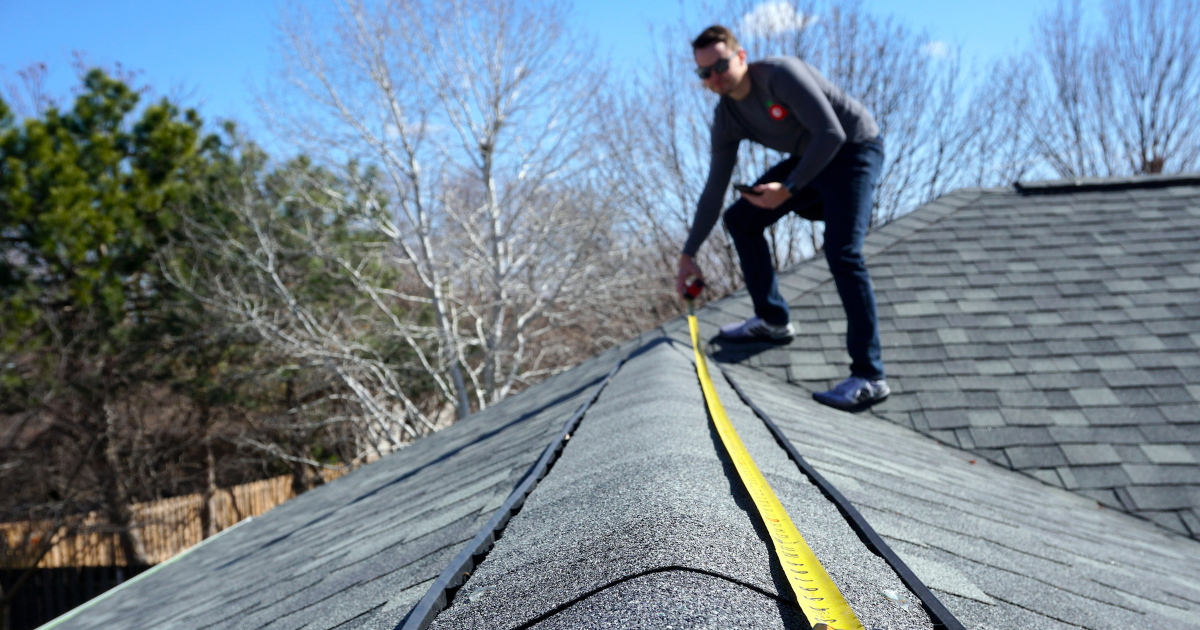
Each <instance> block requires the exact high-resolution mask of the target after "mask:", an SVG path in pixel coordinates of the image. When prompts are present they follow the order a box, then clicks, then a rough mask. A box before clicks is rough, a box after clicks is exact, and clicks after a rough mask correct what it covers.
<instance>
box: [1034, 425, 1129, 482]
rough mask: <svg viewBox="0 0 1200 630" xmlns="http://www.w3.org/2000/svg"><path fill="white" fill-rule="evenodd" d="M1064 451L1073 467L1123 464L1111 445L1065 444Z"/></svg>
mask: <svg viewBox="0 0 1200 630" xmlns="http://www.w3.org/2000/svg"><path fill="white" fill-rule="evenodd" d="M1047 434H1049V432H1048V431H1047ZM1062 450H1063V453H1064V454H1065V455H1066V456H1067V461H1069V462H1070V463H1071V465H1073V466H1089V465H1093V464H1116V463H1120V462H1121V456H1120V455H1117V451H1116V450H1114V449H1113V447H1112V445H1111V444H1063V445H1062ZM1114 485H1115V484H1114Z"/></svg>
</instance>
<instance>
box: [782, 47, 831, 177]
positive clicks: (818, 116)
mask: <svg viewBox="0 0 1200 630" xmlns="http://www.w3.org/2000/svg"><path fill="white" fill-rule="evenodd" d="M778 68H779V69H778V70H776V72H775V75H774V76H773V77H772V80H771V91H772V92H773V93H774V94H775V97H776V98H778V99H779V100H780V101H781V102H783V104H784V105H785V106H787V108H788V109H790V110H791V111H792V114H793V115H794V116H796V118H797V119H799V121H800V123H801V124H803V125H804V126H805V127H807V128H808V130H809V131H810V132H812V141H811V142H809V143H808V148H807V149H805V151H804V155H803V156H802V157H801V158H800V163H799V164H797V165H796V168H795V169H793V170H792V172H791V174H790V175H788V177H787V179H786V180H785V181H784V182H783V183H784V186H785V187H787V188H792V189H799V188H803V187H805V186H807V185H808V183H809V182H811V181H812V179H813V178H814V177H816V176H817V173H820V172H821V169H823V168H825V166H826V165H828V164H829V162H830V161H831V160H833V156H834V155H837V152H838V149H840V148H842V144H844V143H845V142H846V130H845V129H842V123H841V122H840V121H838V117H837V114H835V113H834V111H833V106H832V105H830V103H829V99H828V98H826V96H825V93H824V92H823V91H821V86H820V85H818V84H817V80H816V77H814V76H813V74H812V71H811V70H810V69H809V67H808V66H807V65H805V64H804V62H802V61H800V60H799V59H787V60H786V62H785V63H783V64H782V65H780V66H779V67H778Z"/></svg>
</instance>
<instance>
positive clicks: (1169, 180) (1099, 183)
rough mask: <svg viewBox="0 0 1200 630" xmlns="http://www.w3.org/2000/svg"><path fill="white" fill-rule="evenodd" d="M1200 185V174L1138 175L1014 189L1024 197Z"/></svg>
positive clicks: (1044, 182)
mask: <svg viewBox="0 0 1200 630" xmlns="http://www.w3.org/2000/svg"><path fill="white" fill-rule="evenodd" d="M1195 185H1200V173H1182V174H1178V175H1137V176H1134V177H1080V178H1075V179H1045V180H1037V181H1032V182H1022V181H1016V182H1013V188H1014V189H1016V191H1017V192H1018V193H1021V194H1023V195H1054V194H1062V193H1073V192H1091V191H1097V190H1105V191H1115V190H1129V189H1133V188H1167V187H1170V186H1195Z"/></svg>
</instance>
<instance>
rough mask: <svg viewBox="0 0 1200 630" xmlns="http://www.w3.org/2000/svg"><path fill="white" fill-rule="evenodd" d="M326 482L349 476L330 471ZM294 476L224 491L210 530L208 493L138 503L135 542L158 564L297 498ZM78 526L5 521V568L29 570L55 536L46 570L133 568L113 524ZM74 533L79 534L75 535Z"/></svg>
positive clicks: (213, 502) (97, 520)
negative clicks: (205, 524) (205, 512)
mask: <svg viewBox="0 0 1200 630" xmlns="http://www.w3.org/2000/svg"><path fill="white" fill-rule="evenodd" d="M323 472H324V475H323V476H324V477H325V480H326V481H332V480H333V479H336V478H337V477H339V476H341V475H342V474H345V473H344V471H333V470H326V471H323ZM293 496H295V495H294V493H293V492H292V478H291V477H290V476H282V477H274V478H271V479H264V480H262V481H255V482H251V483H247V484H242V485H240V486H234V487H232V488H223V489H221V490H218V491H217V492H215V493H214V494H213V496H212V497H210V498H209V500H208V511H209V527H208V532H207V533H206V532H205V531H204V528H203V522H202V510H203V507H204V503H205V501H204V495H202V494H188V495H184V496H179V497H172V498H170V499H163V500H161V501H150V502H147V503H134V504H133V505H132V506H130V508H131V512H132V513H133V520H134V526H133V530H132V534H133V540H134V543H135V544H136V545H138V546H139V547H140V550H141V553H142V555H143V556H144V558H145V560H146V561H147V562H148V563H149V564H158V563H160V562H163V561H165V560H167V559H169V558H170V557H171V556H174V555H175V554H177V553H179V552H181V551H183V550H185V549H187V548H188V547H191V546H192V545H195V544H197V543H199V542H200V541H201V540H204V539H205V538H207V537H208V536H211V535H213V534H215V533H217V532H219V531H221V530H223V529H226V528H229V527H231V526H233V525H234V524H236V523H237V522H239V521H241V520H242V519H245V518H247V517H250V516H258V515H260V514H263V513H265V512H266V511H268V510H270V509H271V508H273V507H275V506H276V505H279V504H280V503H283V502H284V501H287V500H288V499H291V498H292V497H293ZM73 525H74V526H73V527H71V526H66V525H63V526H60V527H58V528H55V526H54V523H51V522H37V521H23V522H17V523H0V551H2V552H3V554H2V556H3V557H2V558H0V567H5V568H21V567H28V566H29V565H30V564H31V563H32V562H33V560H34V559H35V558H36V557H37V550H38V549H40V548H41V545H42V544H43V541H45V540H46V537H47V536H49V537H51V538H50V543H51V544H52V545H53V546H52V547H51V548H50V551H49V552H48V553H47V554H46V555H45V556H44V557H43V558H42V559H41V561H40V562H38V563H37V567H38V568H40V569H50V568H62V567H111V566H127V565H128V564H129V562H128V560H127V559H126V558H125V554H124V553H122V551H121V543H120V538H119V536H118V534H117V532H116V531H114V529H115V528H113V527H112V526H111V525H109V524H108V522H107V520H106V519H105V518H104V517H103V516H101V515H99V514H97V513H94V512H93V513H91V514H88V515H87V516H85V517H83V518H81V519H79V520H78V521H77V522H76V523H74V524H73ZM72 529H73V530H74V531H73V532H72Z"/></svg>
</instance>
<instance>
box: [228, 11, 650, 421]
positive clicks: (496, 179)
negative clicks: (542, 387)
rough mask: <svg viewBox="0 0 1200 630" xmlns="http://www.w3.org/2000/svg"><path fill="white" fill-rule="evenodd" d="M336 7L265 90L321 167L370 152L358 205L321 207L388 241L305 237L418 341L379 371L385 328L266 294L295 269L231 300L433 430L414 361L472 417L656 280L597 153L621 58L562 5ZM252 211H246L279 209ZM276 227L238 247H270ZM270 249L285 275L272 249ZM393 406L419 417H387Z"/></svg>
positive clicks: (302, 36)
mask: <svg viewBox="0 0 1200 630" xmlns="http://www.w3.org/2000/svg"><path fill="white" fill-rule="evenodd" d="M334 22H335V26H334V28H333V29H331V30H330V31H321V30H319V29H316V28H314V27H313V24H314V20H313V19H312V18H311V17H310V16H309V14H308V13H307V12H306V11H305V10H304V9H303V8H302V7H300V6H295V7H293V8H292V9H291V10H290V11H289V13H288V14H287V15H286V16H285V20H284V24H283V29H282V35H283V38H282V42H283V46H282V47H281V57H282V60H283V64H284V69H285V79H286V83H285V85H283V86H280V89H278V90H277V91H276V93H275V94H273V95H272V96H271V97H269V98H268V99H264V102H265V103H266V104H267V107H266V111H267V112H268V114H269V115H270V116H272V117H273V120H274V122H275V124H277V126H278V128H279V129H280V130H281V131H282V132H284V133H286V134H288V135H289V137H290V138H292V139H295V140H297V142H298V145H299V146H300V148H301V149H303V150H304V151H305V152H306V153H307V154H309V155H312V156H314V157H315V158H316V159H317V160H318V162H319V163H321V164H325V165H329V166H330V168H333V169H341V168H342V166H337V165H344V164H346V163H347V162H349V163H351V164H361V165H363V166H362V168H361V169H360V170H359V171H357V172H352V170H353V169H351V171H347V174H346V175H345V176H344V179H345V181H346V183H347V185H348V186H349V188H350V189H351V190H354V191H356V192H355V194H356V195H357V202H355V203H343V201H344V200H341V199H338V198H337V197H336V195H333V194H332V193H329V194H323V198H322V199H315V198H313V199H308V200H307V202H309V203H312V204H314V207H320V208H322V209H323V211H324V212H325V213H326V214H327V215H328V216H339V217H343V218H344V220H345V221H346V222H347V224H349V225H352V226H354V228H355V229H357V230H359V231H360V234H362V235H365V234H374V235H376V236H377V238H368V237H366V236H363V238H364V239H365V240H367V241H370V247H369V248H368V247H365V246H364V247H362V248H360V250H359V251H357V252H354V253H353V254H352V255H350V254H341V255H335V254H334V253H333V252H332V251H330V250H329V249H327V248H322V246H321V243H320V242H319V240H318V239H316V238H315V237H314V233H305V232H304V231H303V230H294V231H293V234H292V235H291V238H295V239H297V242H304V243H307V245H305V246H306V247H309V248H310V249H311V251H312V252H315V253H318V255H320V256H321V257H324V259H326V260H327V261H328V263H329V264H330V265H331V269H336V270H337V273H338V274H340V278H342V279H343V280H345V281H346V282H348V283H350V285H351V286H353V288H354V291H356V292H357V296H358V297H356V298H355V300H357V302H356V303H360V304H361V305H363V308H366V307H367V306H370V308H371V309H373V312H372V313H371V314H370V315H367V314H366V313H365V312H364V313H363V315H362V317H363V318H364V321H365V320H366V319H370V318H374V321H375V323H376V324H378V325H380V326H383V327H384V329H379V328H376V329H375V330H374V331H373V333H372V334H375V335H376V337H377V338H378V335H379V334H382V335H383V336H384V337H386V338H389V339H396V340H399V341H400V342H402V344H403V346H404V348H405V351H404V353H403V354H404V356H403V357H400V356H398V355H396V356H391V357H382V356H381V357H376V358H373V359H371V360H370V362H369V369H368V365H367V364H366V363H362V361H364V360H365V359H364V357H365V355H363V354H362V352H365V351H366V350H365V349H363V348H356V347H355V346H354V344H355V343H356V342H355V340H356V339H358V338H360V337H361V335H362V334H364V332H363V331H365V330H366V328H367V327H366V324H363V327H362V328H361V329H355V330H351V328H352V327H347V328H343V327H344V326H347V324H339V325H338V326H333V325H326V324H322V325H317V324H316V323H315V322H317V321H323V320H320V318H319V317H316V316H313V315H310V314H308V311H306V310H305V309H306V308H308V307H307V306H306V304H305V302H304V300H303V299H301V298H299V297H295V296H293V297H291V298H286V299H283V300H282V301H281V302H279V304H280V305H286V311H287V312H284V310H280V309H278V308H276V307H271V308H259V307H257V306H255V305H254V304H253V298H254V296H255V295H257V292H258V291H267V292H269V293H272V294H274V295H279V296H283V290H282V288H281V287H282V286H284V285H286V282H284V283H280V282H270V283H265V282H264V281H260V280H257V279H256V280H255V281H254V286H250V285H246V286H243V287H239V288H238V289H237V290H233V291H225V292H224V293H222V294H221V296H220V298H219V299H218V301H220V302H222V306H221V308H224V309H225V310H226V311H227V312H229V313H231V314H235V315H236V317H237V318H240V321H242V322H244V323H247V324H248V325H253V326H255V327H258V328H259V329H261V331H262V332H263V333H264V338H271V339H277V340H278V341H277V342H274V343H276V344H277V345H276V348H277V349H278V350H279V351H280V352H281V353H282V354H284V355H286V356H291V357H296V358H303V357H313V356H318V355H321V356H324V357H325V359H324V360H327V361H328V362H329V363H328V369H330V370H334V371H335V372H336V373H337V377H338V379H340V381H341V382H342V383H343V384H345V385H346V386H347V387H349V389H350V391H351V392H353V396H355V397H356V399H357V401H358V402H359V403H360V406H361V408H362V409H367V410H371V409H373V410H374V411H372V414H374V416H377V417H378V418H379V419H380V420H381V421H380V423H379V424H378V426H379V427H384V426H389V425H390V426H396V427H407V428H405V429H404V431H405V433H407V432H409V431H417V432H420V431H424V430H428V429H429V428H431V427H432V426H433V424H434V421H433V420H431V419H430V418H429V413H431V412H433V413H436V412H437V411H438V408H437V407H434V408H433V409H429V408H428V406H427V405H424V404H422V403H421V402H420V401H416V400H411V399H410V400H405V399H404V397H403V396H404V384H405V383H406V382H409V381H411V380H412V379H413V378H417V377H416V376H415V375H414V372H418V373H419V374H420V376H419V378H422V379H427V380H428V381H429V382H430V383H431V385H432V387H433V389H434V391H435V392H436V393H437V397H438V398H439V399H440V400H441V401H444V402H446V403H448V404H450V405H451V408H453V409H454V411H455V413H456V415H457V416H458V417H462V416H464V415H466V414H467V413H469V412H470V410H471V409H472V408H483V407H486V406H487V405H489V404H492V403H493V402H495V401H497V400H499V399H501V398H503V397H504V396H506V395H508V394H509V393H511V392H512V391H514V390H515V389H516V388H519V387H522V386H524V385H525V384H527V383H529V382H530V381H531V379H536V378H540V377H541V376H544V375H545V374H548V373H550V372H552V371H553V370H556V369H560V368H561V367H563V366H564V365H565V364H567V363H572V362H574V361H576V360H578V356H577V355H574V354H573V353H570V352H566V351H565V350H564V348H565V346H564V342H565V341H564V340H565V339H566V338H565V337H563V336H561V335H559V334H558V332H559V331H562V330H564V329H565V328H568V327H570V326H571V324H572V323H573V322H576V321H578V320H580V318H583V317H594V316H595V314H596V312H597V309H600V310H603V309H613V308H616V309H620V308H622V307H625V306H627V305H629V304H633V303H636V302H637V295H638V293H639V291H641V290H642V289H641V288H640V287H639V285H638V284H637V282H636V280H637V279H636V278H632V277H629V276H628V275H627V274H625V273H623V272H624V270H625V266H626V264H627V263H628V261H629V260H630V257H631V256H632V255H633V252H632V251H631V250H630V249H629V247H628V246H627V239H625V238H624V237H623V235H624V234H626V233H627V226H625V222H624V213H623V212H622V209H621V208H620V207H619V206H618V205H617V204H616V201H617V199H618V197H617V195H615V194H614V190H615V187H614V186H613V185H612V182H610V181H608V180H607V179H606V176H607V175H606V173H605V171H603V170H602V169H599V168H597V164H598V161H599V160H600V158H601V153H600V151H599V144H598V143H597V142H595V138H596V131H597V128H596V125H595V124H594V120H595V119H596V116H595V113H596V110H597V108H598V100H597V90H598V86H599V85H600V80H601V79H602V73H600V72H599V68H598V67H596V66H595V65H594V63H595V62H594V61H593V60H592V59H591V56H590V55H589V54H586V51H584V50H582V49H581V48H580V47H579V40H578V38H577V35H576V34H575V33H573V32H572V31H571V30H570V29H568V28H567V26H566V24H567V16H566V15H565V13H564V12H563V9H562V8H561V7H560V6H558V5H555V4H553V3H547V4H544V5H543V4H536V3H535V4H530V3H517V2H510V1H507V0H495V1H489V2H465V1H459V2H449V3H441V4H435V3H424V2H404V1H395V2H380V3H368V2H365V1H362V0H347V1H346V2H341V3H338V4H337V6H336V16H335V17H334ZM242 205H243V206H245V204H242ZM240 212H241V214H240V215H239V216H240V217H241V219H240V220H241V221H242V222H243V224H245V225H252V224H253V223H252V222H253V221H256V220H261V219H254V216H258V217H260V218H261V217H263V216H265V215H264V214H263V213H262V212H258V213H257V214H254V215H252V214H251V213H246V212H244V211H240ZM264 234H267V233H266V232H264ZM272 238H274V237H272V236H270V235H269V234H267V236H264V238H261V239H259V240H258V242H257V243H256V244H255V245H254V246H253V250H254V251H253V252H251V251H249V250H246V251H243V252H242V253H241V254H239V255H241V256H248V255H251V254H253V255H259V254H260V253H261V252H266V251H269V250H270V248H271V246H269V242H270V241H271V240H272ZM230 245H231V246H232V245H233V242H232V241H230ZM368 250H369V251H370V252H372V253H371V258H370V260H369V261H368V259H367V257H366V252H367V251H368ZM255 264H256V265H259V266H260V267H261V268H262V269H263V271H262V273H264V274H267V275H264V276H263V278H267V277H268V276H269V272H268V271H267V270H268V269H269V268H270V263H269V261H264V262H263V263H261V264H260V263H255ZM264 265H265V266H264ZM364 269H369V270H375V272H377V273H374V275H372V274H369V273H365V272H364ZM384 269H392V270H395V271H396V272H398V273H399V274H400V276H399V278H398V277H397V276H396V274H395V273H392V274H388V273H384V272H383V271H382V270H384ZM267 285H270V286H267ZM240 302H244V305H241V306H238V305H237V304H238V303H240ZM215 305H216V304H214V306H215ZM272 318H283V319H282V320H279V321H281V322H282V321H283V320H287V321H288V322H289V323H288V324H287V326H286V328H287V329H288V330H289V331H291V330H299V329H297V328H295V324H298V323H300V322H302V321H303V322H309V323H306V324H305V326H306V328H304V335H303V337H304V339H303V343H300V340H299V338H298V337H296V336H295V335H294V334H293V336H291V337H286V342H285V337H283V336H280V335H279V334H277V333H275V332H271V330H272V328H271V327H270V326H268V325H267V324H266V322H267V321H268V320H271V319H272ZM275 328H278V329H279V330H283V328H284V327H281V326H278V325H277V326H275ZM268 332H270V334H267V333H268ZM331 344H332V345H331ZM567 345H570V344H567ZM334 346H336V347H339V348H341V349H340V350H339V351H338V352H336V353H329V352H328V351H327V349H328V348H330V347H334ZM317 347H321V348H324V349H326V350H322V351H321V352H315V349H316V348H317ZM351 349H354V350H353V351H351ZM314 352H315V354H314ZM322 353H324V354H322ZM355 357H357V358H355ZM356 361H357V362H358V363H355V362H356ZM395 361H400V363H395ZM351 365H355V366H356V367H354V368H353V370H351V368H350V366H351ZM339 370H340V371H339ZM351 372H353V373H356V374H357V373H362V374H366V373H367V372H370V373H371V374H372V376H371V378H369V379H368V378H366V377H355V376H352V374H351ZM387 401H393V402H392V403H389V402H387ZM389 404H392V405H396V404H398V405H399V407H398V408H402V409H403V414H400V415H396V414H392V416H391V417H390V418H386V420H385V417H386V416H387V414H388V413H389V412H387V411H386V409H387V407H388V406H389ZM395 437H397V438H399V439H402V440H403V439H408V437H411V436H406V435H399V436H395Z"/></svg>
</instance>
